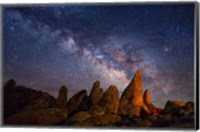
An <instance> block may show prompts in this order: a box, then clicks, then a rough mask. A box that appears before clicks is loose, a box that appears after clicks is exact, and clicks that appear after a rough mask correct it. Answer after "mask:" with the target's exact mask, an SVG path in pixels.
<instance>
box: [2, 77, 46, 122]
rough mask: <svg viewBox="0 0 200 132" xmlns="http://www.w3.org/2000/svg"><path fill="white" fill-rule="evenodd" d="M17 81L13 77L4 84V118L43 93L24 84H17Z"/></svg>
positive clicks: (18, 110)
mask: <svg viewBox="0 0 200 132" xmlns="http://www.w3.org/2000/svg"><path fill="white" fill-rule="evenodd" d="M15 84H16V82H15V81H14V80H13V79H12V80H9V81H8V82H7V83H6V84H5V85H4V91H3V92H4V94H3V96H4V103H3V111H4V114H3V115H4V119H5V118H7V117H9V116H11V115H13V114H15V113H17V112H20V111H21V110H22V109H23V108H24V107H25V106H27V105H28V104H30V103H32V102H33V101H34V100H36V99H37V98H39V97H40V96H42V95H43V92H41V91H36V90H33V89H30V88H26V87H24V86H15Z"/></svg>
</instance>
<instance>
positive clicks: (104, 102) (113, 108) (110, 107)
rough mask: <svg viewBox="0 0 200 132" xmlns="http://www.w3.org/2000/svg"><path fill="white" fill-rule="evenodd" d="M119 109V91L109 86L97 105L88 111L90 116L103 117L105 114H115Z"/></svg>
mask: <svg viewBox="0 0 200 132" xmlns="http://www.w3.org/2000/svg"><path fill="white" fill-rule="evenodd" d="M118 107H119V91H118V89H117V87H116V86H114V85H111V86H110V87H109V88H108V89H107V90H106V91H105V93H104V94H103V97H102V98H101V99H100V101H99V102H98V104H96V105H95V106H93V107H92V108H91V109H90V113H92V115H104V114H106V113H117V111H118Z"/></svg>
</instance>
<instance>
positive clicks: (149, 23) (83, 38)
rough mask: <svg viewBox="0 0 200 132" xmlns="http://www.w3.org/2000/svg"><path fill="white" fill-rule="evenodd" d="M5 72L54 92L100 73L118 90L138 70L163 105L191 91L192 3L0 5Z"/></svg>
mask: <svg viewBox="0 0 200 132" xmlns="http://www.w3.org/2000/svg"><path fill="white" fill-rule="evenodd" d="M3 67H4V70H3V72H4V73H3V77H4V81H6V80H8V79H10V78H14V79H15V80H16V81H17V83H18V84H22V85H24V86H27V87H31V88H35V89H38V90H43V91H47V92H50V93H51V94H53V95H54V96H57V92H58V89H59V87H60V86H61V85H66V86H67V88H68V91H69V96H72V95H73V94H74V93H75V92H78V91H80V90H82V89H86V90H87V91H88V92H89V91H90V90H91V87H92V84H93V82H94V81H95V80H100V82H101V87H102V88H103V89H104V90H106V89H107V88H108V87H109V85H111V84H114V85H116V86H117V87H118V89H119V91H120V93H121V92H122V91H123V90H124V89H125V87H126V86H127V85H128V83H129V82H130V80H131V79H132V77H133V76H134V74H135V72H136V71H137V70H139V69H141V70H142V72H143V90H145V89H147V88H148V89H149V90H150V93H151V96H152V101H153V102H154V103H155V104H158V105H161V106H162V105H163V104H165V102H166V101H167V100H168V99H180V100H193V98H194V4H163V5H159V4H158V5H156V4H154V5H150V4H149V5H139V4H138V5H64V4H63V5H40V6H39V5H38V6H28V5H27V6H23V7H22V6H21V7H20V6H10V7H9V6H5V7H4V8H3Z"/></svg>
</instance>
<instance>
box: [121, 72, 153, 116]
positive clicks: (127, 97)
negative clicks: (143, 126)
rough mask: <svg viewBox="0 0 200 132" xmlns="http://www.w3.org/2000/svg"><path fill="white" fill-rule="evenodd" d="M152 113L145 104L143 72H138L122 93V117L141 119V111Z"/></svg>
mask: <svg viewBox="0 0 200 132" xmlns="http://www.w3.org/2000/svg"><path fill="white" fill-rule="evenodd" d="M143 110H144V111H145V112H147V113H150V110H149V109H148V108H147V106H146V105H145V104H144V101H143V94H142V72H141V71H137V73H136V74H135V76H134V77H133V79H132V81H131V82H130V84H129V85H128V86H127V87H126V89H125V90H124V92H123V93H122V96H121V99H120V105H119V113H120V114H121V115H129V116H135V117H139V116H140V112H141V111H143Z"/></svg>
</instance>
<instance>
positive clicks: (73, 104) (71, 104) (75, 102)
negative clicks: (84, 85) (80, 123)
mask: <svg viewBox="0 0 200 132" xmlns="http://www.w3.org/2000/svg"><path fill="white" fill-rule="evenodd" d="M86 97H87V92H86V90H82V91H80V92H78V93H76V94H75V95H74V96H72V97H71V98H70V99H69V101H68V103H67V106H68V110H69V113H70V114H74V113H75V112H78V111H79V107H80V105H81V104H82V102H83V100H84V99H85V98H86Z"/></svg>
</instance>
